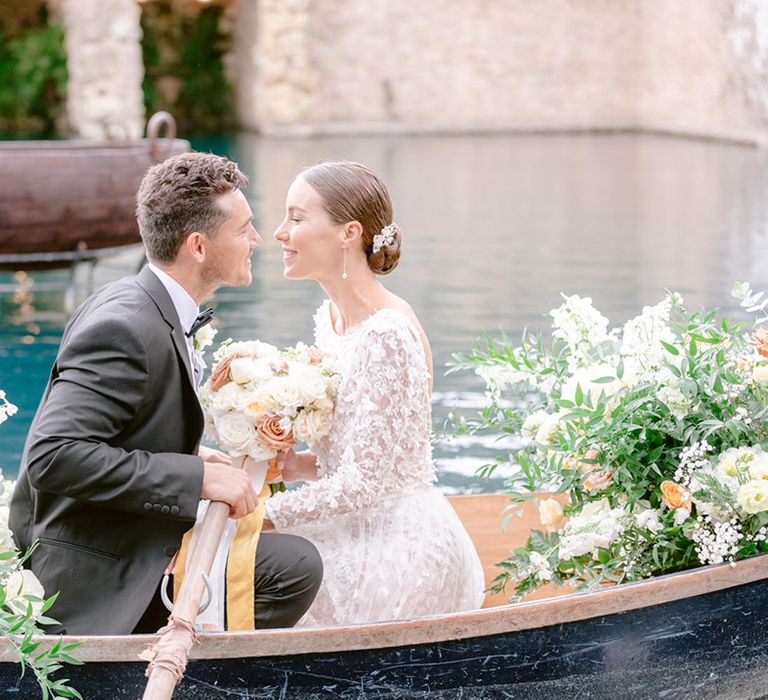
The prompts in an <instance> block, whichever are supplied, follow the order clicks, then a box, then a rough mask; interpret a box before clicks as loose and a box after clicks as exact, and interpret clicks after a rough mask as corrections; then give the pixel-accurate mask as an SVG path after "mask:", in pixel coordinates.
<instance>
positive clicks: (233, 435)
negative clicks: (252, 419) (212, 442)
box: [215, 413, 256, 454]
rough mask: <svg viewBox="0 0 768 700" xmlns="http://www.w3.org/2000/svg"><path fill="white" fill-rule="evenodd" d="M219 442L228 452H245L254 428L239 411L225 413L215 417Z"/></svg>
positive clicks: (253, 437)
mask: <svg viewBox="0 0 768 700" xmlns="http://www.w3.org/2000/svg"><path fill="white" fill-rule="evenodd" d="M215 425H216V432H217V434H218V437H219V443H220V444H221V446H222V447H223V448H224V449H225V450H227V451H228V452H234V453H238V454H246V453H247V452H248V448H249V447H250V444H251V442H252V441H253V440H255V439H256V430H255V429H254V427H253V426H252V425H251V424H250V423H249V422H248V420H247V419H246V418H245V417H244V416H242V415H241V414H239V413H225V414H224V415H223V416H220V417H218V418H216V419H215Z"/></svg>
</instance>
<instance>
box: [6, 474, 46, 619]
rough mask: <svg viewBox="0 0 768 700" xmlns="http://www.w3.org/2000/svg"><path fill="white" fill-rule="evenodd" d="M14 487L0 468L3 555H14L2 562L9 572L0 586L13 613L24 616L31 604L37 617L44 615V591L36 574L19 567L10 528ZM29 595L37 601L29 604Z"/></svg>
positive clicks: (16, 550)
mask: <svg viewBox="0 0 768 700" xmlns="http://www.w3.org/2000/svg"><path fill="white" fill-rule="evenodd" d="M13 487H14V482H13V481H9V480H8V479H5V478H4V477H3V471H2V469H0V552H2V553H4V554H11V555H12V556H10V557H8V558H7V559H4V560H3V562H2V563H3V564H4V565H5V569H6V573H4V574H0V587H2V588H3V589H4V591H5V602H4V603H3V605H4V607H5V608H6V609H7V610H10V611H11V612H13V613H16V614H22V615H23V614H24V613H25V612H26V610H27V605H28V604H29V603H30V602H31V603H32V614H33V617H35V618H38V617H39V616H40V614H41V613H42V610H41V609H42V606H43V603H42V600H43V598H44V597H45V591H44V590H43V586H42V584H41V583H40V581H39V580H38V579H37V576H35V574H34V573H32V572H31V571H29V570H28V569H22V568H20V567H19V557H20V553H19V550H18V548H17V547H16V543H15V542H14V540H13V534H12V533H11V528H10V526H9V525H8V517H9V506H10V503H11V494H12V493H13ZM27 596H33V597H34V598H35V599H36V600H33V601H29V600H27ZM37 599H39V600H37Z"/></svg>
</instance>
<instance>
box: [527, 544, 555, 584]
mask: <svg viewBox="0 0 768 700" xmlns="http://www.w3.org/2000/svg"><path fill="white" fill-rule="evenodd" d="M528 556H529V560H530V564H529V565H528V567H527V568H526V569H525V570H523V571H520V572H519V573H520V576H521V577H523V578H525V577H527V576H531V575H534V576H536V578H538V579H539V581H551V580H552V576H553V575H554V572H553V571H552V566H551V565H550V563H549V559H547V557H545V556H544V555H543V554H540V553H539V552H537V551H535V550H531V551H530V552H529V553H528Z"/></svg>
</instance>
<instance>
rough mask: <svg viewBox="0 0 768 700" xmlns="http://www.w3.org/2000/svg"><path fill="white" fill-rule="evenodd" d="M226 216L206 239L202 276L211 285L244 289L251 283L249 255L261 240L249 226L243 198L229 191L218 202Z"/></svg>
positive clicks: (240, 193) (241, 195) (248, 208)
mask: <svg viewBox="0 0 768 700" xmlns="http://www.w3.org/2000/svg"><path fill="white" fill-rule="evenodd" d="M218 204H219V206H220V207H221V208H222V210H223V211H224V212H225V213H226V214H227V219H226V221H225V222H224V223H223V224H222V225H221V226H220V228H219V230H218V231H217V232H216V234H215V235H213V236H211V237H210V238H208V242H207V245H206V256H205V277H206V278H207V279H208V281H209V282H210V283H211V286H214V287H216V288H219V287H247V286H248V285H249V284H250V283H251V282H252V281H253V276H252V274H251V256H252V255H253V251H254V249H255V248H256V246H259V245H261V243H262V239H261V236H260V235H259V234H258V232H257V231H256V229H255V228H254V227H253V213H252V212H251V207H250V206H249V205H248V200H246V198H245V195H244V194H243V193H242V192H241V191H240V190H232V192H227V193H226V194H223V195H221V196H220V197H219V199H218Z"/></svg>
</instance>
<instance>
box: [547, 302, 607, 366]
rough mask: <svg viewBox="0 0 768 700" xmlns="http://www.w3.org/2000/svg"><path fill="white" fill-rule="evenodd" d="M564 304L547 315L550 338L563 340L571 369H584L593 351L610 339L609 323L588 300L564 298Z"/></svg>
mask: <svg viewBox="0 0 768 700" xmlns="http://www.w3.org/2000/svg"><path fill="white" fill-rule="evenodd" d="M563 299H564V300H565V301H564V303H563V304H562V305H561V306H559V307H558V308H556V309H552V311H550V312H549V315H550V317H551V318H552V326H553V328H554V331H553V333H552V335H553V337H555V338H559V339H561V340H564V341H565V342H566V343H567V345H568V347H569V349H570V351H571V355H570V357H569V358H568V363H569V365H570V368H571V369H572V370H573V369H575V368H576V367H587V366H588V365H590V364H591V363H592V362H593V361H594V359H593V358H594V350H595V349H596V348H597V347H598V346H599V345H600V344H602V343H604V342H605V341H607V340H611V339H612V336H611V335H610V334H609V333H608V319H607V318H606V317H605V316H603V315H602V314H601V313H600V312H599V311H598V310H597V309H595V308H594V307H593V306H592V299H591V298H590V297H584V298H581V297H579V296H576V295H573V296H565V295H563Z"/></svg>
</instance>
